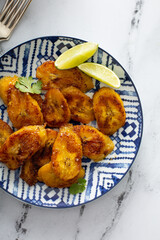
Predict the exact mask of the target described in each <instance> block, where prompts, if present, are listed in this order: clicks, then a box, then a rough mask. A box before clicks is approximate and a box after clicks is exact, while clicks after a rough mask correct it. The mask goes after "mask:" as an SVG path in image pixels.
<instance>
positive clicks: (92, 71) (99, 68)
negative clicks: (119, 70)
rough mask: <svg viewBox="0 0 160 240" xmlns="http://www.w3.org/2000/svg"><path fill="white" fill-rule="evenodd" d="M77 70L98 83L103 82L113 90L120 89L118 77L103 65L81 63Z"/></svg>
mask: <svg viewBox="0 0 160 240" xmlns="http://www.w3.org/2000/svg"><path fill="white" fill-rule="evenodd" d="M78 68H79V69H80V70H81V71H83V72H84V73H86V74H87V75H89V76H90V77H93V78H95V79H97V80H99V81H100V82H103V83H105V84H107V85H109V86H110V87H113V88H119V87H120V80H119V78H118V76H117V75H116V74H115V73H114V72H113V71H112V70H110V69H109V68H107V67H106V66H104V65H101V64H98V63H90V62H86V63H82V64H80V65H79V66H78Z"/></svg>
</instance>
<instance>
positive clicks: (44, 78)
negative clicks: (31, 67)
mask: <svg viewBox="0 0 160 240" xmlns="http://www.w3.org/2000/svg"><path fill="white" fill-rule="evenodd" d="M36 77H37V78H38V79H39V80H41V82H42V86H43V89H44V90H48V89H50V88H60V89H62V88H65V87H69V86H74V87H77V88H79V89H80V90H81V91H82V92H87V91H89V90H90V89H91V88H93V82H92V78H91V77H89V76H87V75H86V74H85V73H83V72H82V71H80V70H79V69H78V68H77V67H76V68H72V69H69V70H59V69H57V68H56V67H55V64H54V61H48V62H44V63H43V64H42V65H41V66H39V67H38V68H37V71H36Z"/></svg>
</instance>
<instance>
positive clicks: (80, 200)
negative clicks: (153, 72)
mask: <svg viewBox="0 0 160 240" xmlns="http://www.w3.org/2000/svg"><path fill="white" fill-rule="evenodd" d="M82 42H84V41H83V40H80V39H75V38H71V37H59V36H58V37H57V36H54V37H41V38H37V39H33V40H30V41H27V42H25V43H23V44H21V45H19V46H17V47H15V48H13V49H11V50H10V51H8V52H7V53H6V54H4V55H3V56H2V57H1V58H0V77H3V76H7V75H9V76H13V75H18V76H33V77H34V78H35V76H36V68H37V67H38V66H39V65H41V64H42V63H43V62H45V61H47V60H55V59H57V57H58V56H59V55H60V54H61V53H63V52H64V51H66V50H67V49H69V48H71V47H73V46H75V45H76V44H79V43H82ZM89 61H92V62H96V63H100V64H103V65H106V66H107V67H109V68H110V69H112V70H113V71H114V72H115V73H116V74H117V75H118V77H119V78H120V80H121V87H120V88H119V89H118V90H117V92H118V93H119V94H120V96H121V98H122V100H123V102H124V107H125V110H126V123H125V126H124V127H123V128H120V129H119V130H118V131H117V132H116V133H115V134H114V135H112V136H111V139H112V140H113V142H114V144H115V148H114V151H113V152H112V153H111V154H110V155H108V156H107V157H106V158H105V159H104V160H103V161H100V162H93V161H92V160H90V159H87V158H83V160H82V166H83V167H84V169H85V179H86V181H87V185H86V190H85V191H84V192H83V193H81V194H76V195H71V194H69V189H68V188H62V189H60V188H50V187H47V186H46V185H45V184H43V183H40V182H38V183H37V184H36V185H35V186H32V187H30V186H28V184H26V183H25V182H24V181H23V180H22V179H21V178H19V173H20V169H18V170H16V171H13V170H12V171H11V170H8V168H7V167H6V166H5V165H4V164H2V163H0V187H1V188H2V189H4V190H5V191H6V192H8V193H10V194H11V195H13V196H14V197H16V198H18V199H20V200H22V201H24V202H26V203H29V204H33V205H36V206H41V207H49V208H67V207H74V206H78V205H80V204H85V203H87V202H90V201H92V200H94V199H96V198H98V197H100V196H102V195H104V194H105V193H107V192H108V191H109V190H111V189H112V188H113V187H114V186H115V185H116V184H117V183H118V182H120V180H121V179H122V178H123V176H124V175H125V174H126V173H127V171H128V170H129V168H130V167H131V165H132V163H133V161H134V159H135V157H136V155H137V152H138V149H139V146H140V142H141V137H142V130H143V117H142V108H141V103H140V99H139V96H138V93H137V90H136V88H135V86H134V84H133V82H132V80H131V78H130V77H129V75H128V74H127V72H126V71H125V70H124V68H123V67H122V66H121V65H120V64H119V63H118V62H117V61H116V60H115V59H114V58H113V57H112V56H111V55H110V54H108V53H107V52H106V51H104V50H102V49H101V48H99V49H98V51H97V53H96V54H95V55H94V56H93V57H92V58H91V59H89ZM93 81H94V88H93V89H92V90H91V91H90V92H89V93H87V94H88V95H90V96H91V95H93V93H94V92H95V91H97V90H98V89H99V88H101V87H103V86H104V84H102V83H100V82H99V81H95V80H93ZM0 117H1V119H2V120H4V121H5V122H7V123H9V125H10V126H12V124H11V122H10V120H9V118H8V115H7V107H6V106H5V105H4V104H3V102H2V100H0ZM89 125H92V126H94V127H97V126H96V122H95V121H94V122H91V123H90V124H89Z"/></svg>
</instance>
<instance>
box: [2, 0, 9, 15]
mask: <svg viewBox="0 0 160 240" xmlns="http://www.w3.org/2000/svg"><path fill="white" fill-rule="evenodd" d="M8 3H9V0H7V1H6V2H5V4H4V6H3V8H2V10H1V13H2V12H3V11H4V9H5V8H6V7H7V5H8Z"/></svg>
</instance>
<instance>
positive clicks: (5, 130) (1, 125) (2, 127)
mask: <svg viewBox="0 0 160 240" xmlns="http://www.w3.org/2000/svg"><path fill="white" fill-rule="evenodd" d="M12 133H13V130H12V129H11V127H10V126H9V125H8V124H7V123H6V122H4V121H3V120H1V119H0V148H1V146H2V145H3V143H4V142H5V141H6V139H7V138H8V137H9V136H10V135H11V134H12Z"/></svg>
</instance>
